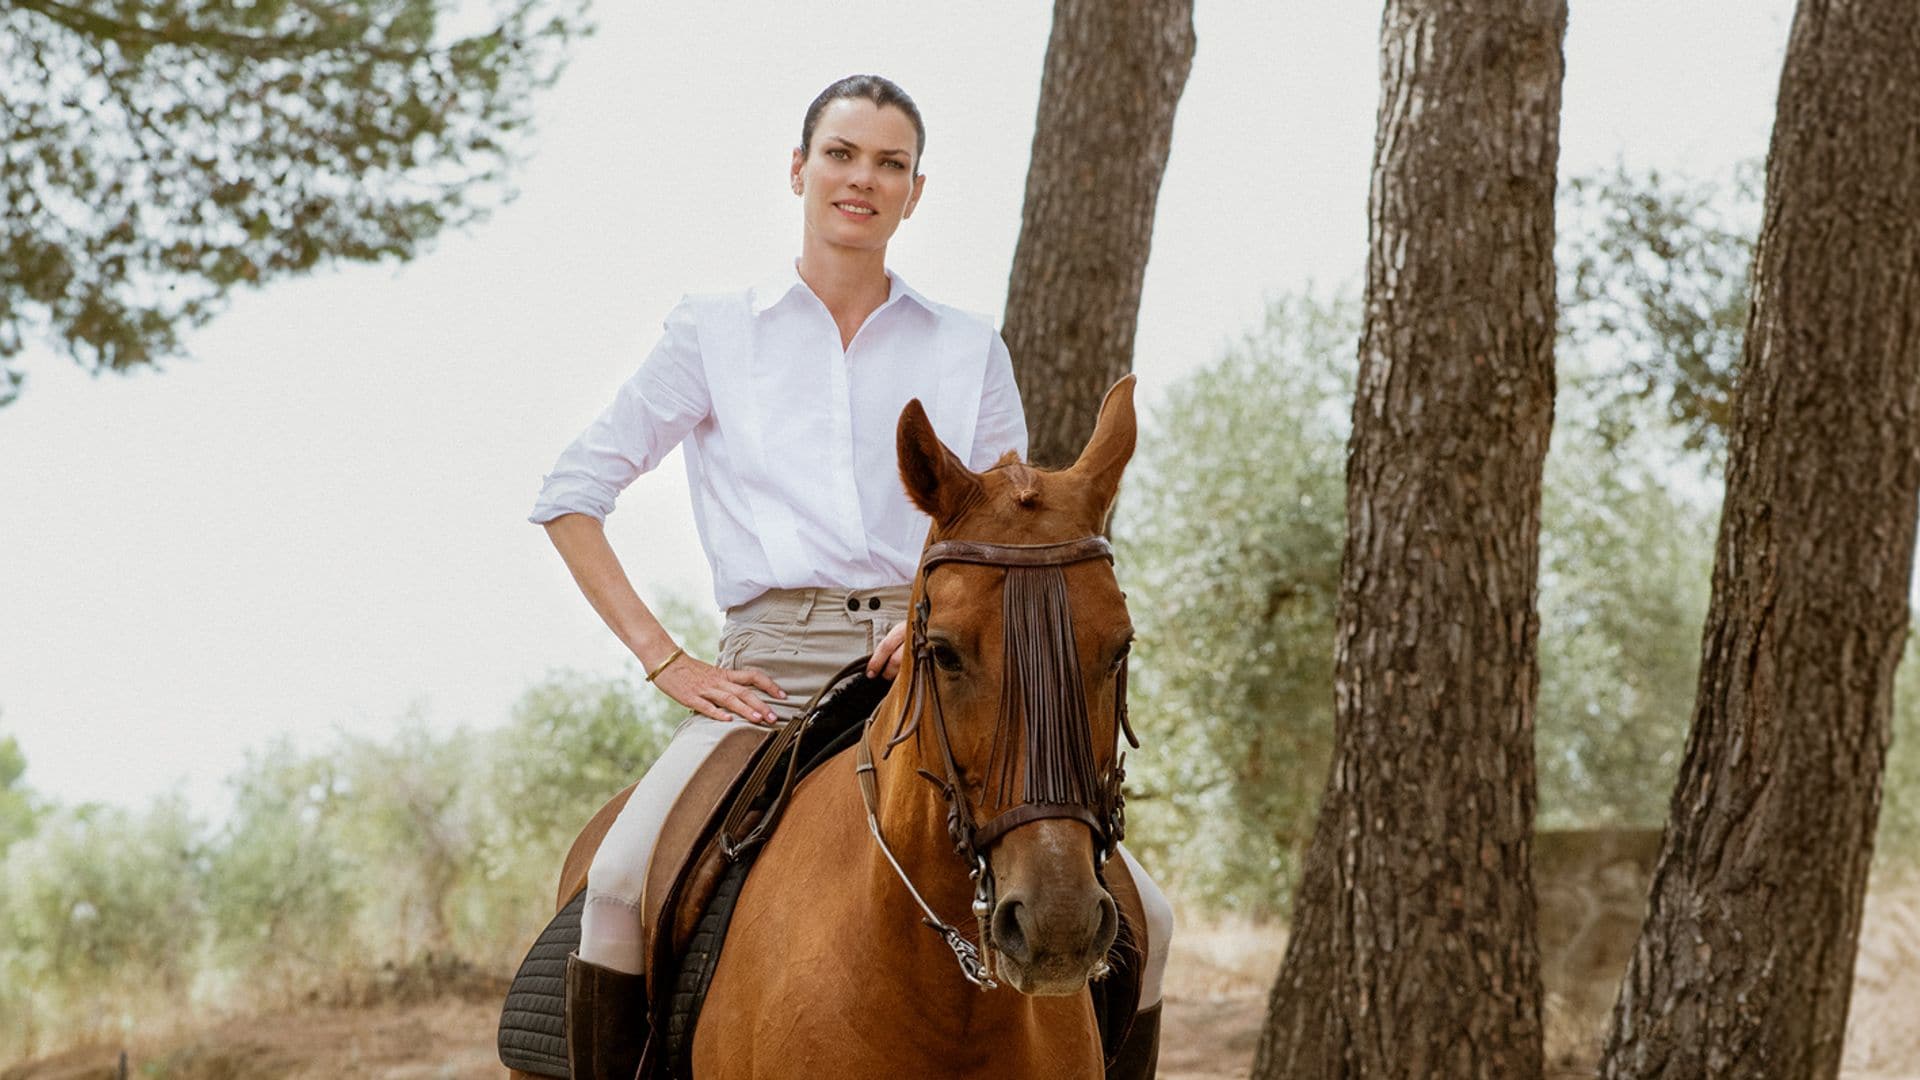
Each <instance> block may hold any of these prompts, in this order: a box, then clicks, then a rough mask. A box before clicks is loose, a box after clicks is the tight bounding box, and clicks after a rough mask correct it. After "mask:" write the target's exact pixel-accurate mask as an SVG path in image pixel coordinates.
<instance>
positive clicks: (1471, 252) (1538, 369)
mask: <svg viewBox="0 0 1920 1080" xmlns="http://www.w3.org/2000/svg"><path fill="white" fill-rule="evenodd" d="M1565 27H1566V8H1565V5H1564V3H1562V2H1561V0H1389V2H1388V3H1387V6H1386V15H1385V18H1384V20H1383V22H1382V26H1381V87H1382V92H1381V103H1380V112H1379V125H1378V134H1377V136H1376V140H1375V152H1374V168H1373V191H1372V196H1371V199H1370V200H1369V217H1370V221H1369V234H1370V238H1369V245H1370V246H1369V252H1368V260H1367V296H1366V313H1365V325H1364V329H1363V331H1362V336H1361V342H1360V377H1359V384H1358V393H1357V397H1356V400H1355V403H1354V412H1353V433H1352V436H1351V439H1350V441H1349V444H1348V461H1347V539H1346V546H1345V551H1344V554H1343V559H1342V568H1341V589H1340V607H1339V615H1338V627H1337V632H1336V641H1335V660H1334V713H1335V749H1334V761H1333V766H1332V769H1331V773H1330V776H1329V779H1328V785H1327V790H1326V794H1325V796H1324V798H1323V802H1322V806H1321V815H1322V821H1321V824H1320V826H1319V827H1318V829H1317V830H1316V833H1315V840H1314V850H1313V851H1311V852H1310V854H1309V856H1308V873H1307V876H1306V879H1305V883H1304V887H1303V889H1302V891H1301V894H1300V896H1299V898H1298V901H1297V902H1296V904H1295V935H1294V940H1293V941H1292V942H1291V943H1290V945H1289V948H1288V954H1287V959H1286V961H1285V963H1284V964H1283V965H1282V968H1281V971H1280V975H1279V979H1278V981H1277V983H1276V985H1275V989H1274V994H1273V1000H1272V1003H1271V1006H1270V1011H1269V1015H1268V1019H1267V1031H1266V1038H1265V1040H1264V1043H1263V1046H1262V1051H1261V1055H1260V1060H1259V1061H1258V1062H1257V1063H1256V1067H1255V1070H1254V1075H1255V1076H1256V1077H1273V1078H1279V1077H1288V1078H1293V1077H1336V1076H1337V1077H1389V1076H1392V1077H1436V1076H1446V1077H1538V1076H1539V1075H1540V1074H1541V1069H1542V1061H1541V1057H1542V1049H1541V1027H1540V1010H1541V1000H1540V998H1541V995H1540V972H1539V957H1538V948H1537V942H1536V931H1535V901H1534V894H1533V884H1532V880H1531V875H1530V871H1529V866H1530V859H1531V833H1532V827H1533V812H1534V770H1533V724H1534V697H1535V692H1536V688H1537V686H1538V683H1539V674H1538V669H1537V666H1536V659H1535V641H1536V638H1537V635H1538V627H1539V619H1538V616H1537V614H1536V610H1535V595H1536V588H1535V584H1536V574H1537V564H1538V544H1539V523H1540V476H1541V467H1542V465H1543V464H1544V462H1545V459H1546V453H1547V442H1548V437H1549V434H1550V432H1551V429H1552V425H1553V392H1554V374H1553V342H1554V320H1555V302H1554V276H1553V240H1554V223H1553V211H1554V206H1553V195H1554V173H1555V167H1556V164H1557V162H1558V157H1559V124H1560V84H1561V76H1562V72H1563V70H1564V64H1563V61H1562V57H1561V39H1562V37H1563V36H1564V33H1565Z"/></svg>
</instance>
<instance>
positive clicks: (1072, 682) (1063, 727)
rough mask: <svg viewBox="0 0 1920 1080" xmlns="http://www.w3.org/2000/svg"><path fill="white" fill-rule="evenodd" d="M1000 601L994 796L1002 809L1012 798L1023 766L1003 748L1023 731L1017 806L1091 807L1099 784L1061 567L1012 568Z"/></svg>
mask: <svg viewBox="0 0 1920 1080" xmlns="http://www.w3.org/2000/svg"><path fill="white" fill-rule="evenodd" d="M1002 596H1003V600H1002V603H1003V617H1004V619H1005V626H1006V657H1005V661H1004V663H1003V664H1002V673H1001V679H1002V682H1001V691H1000V719H999V723H998V726H997V727H996V729H995V731H994V741H993V753H992V755H991V757H990V759H989V766H988V770H989V771H988V775H989V776H990V777H993V778H995V780H996V781H997V783H996V787H997V798H998V799H999V800H1000V802H1001V803H1002V804H1003V805H1004V804H1006V803H1008V802H1012V801H1013V786H1014V782H1015V777H1016V775H1018V773H1019V771H1020V769H1019V766H1020V762H1019V761H1018V760H1017V758H1016V757H1015V755H1013V754H1011V753H1008V752H1007V748H1008V747H1009V745H1011V740H1012V738H1014V737H1016V735H1015V733H1016V732H1021V733H1023V734H1024V736H1025V738H1024V740H1023V741H1024V742H1025V744H1026V782H1025V784H1024V785H1023V791H1022V798H1021V801H1023V802H1026V803H1030V804H1031V803H1040V804H1054V805H1065V806H1084V807H1088V808H1092V807H1094V806H1096V805H1097V804H1098V803H1099V802H1100V792H1101V787H1100V784H1099V783H1098V780H1097V778H1096V777H1095V775H1094V764H1093V747H1092V726H1091V724H1089V723H1088V720H1087V696H1086V693H1085V689H1084V687H1083V685H1082V683H1081V680H1080V662H1079V657H1078V655H1077V651H1076V649H1075V647H1074V640H1073V610H1072V604H1071V601H1070V600H1069V599H1068V596H1067V576H1066V574H1065V573H1063V572H1062V569H1061V567H1059V566H1013V567H1009V568H1008V569H1007V582H1006V588H1005V589H1004V590H1003V593H1002Z"/></svg>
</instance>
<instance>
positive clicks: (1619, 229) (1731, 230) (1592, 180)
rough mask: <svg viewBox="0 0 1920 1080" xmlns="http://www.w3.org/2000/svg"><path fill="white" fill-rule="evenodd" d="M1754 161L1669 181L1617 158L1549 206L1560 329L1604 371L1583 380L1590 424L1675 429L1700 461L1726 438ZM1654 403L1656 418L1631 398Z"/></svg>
mask: <svg viewBox="0 0 1920 1080" xmlns="http://www.w3.org/2000/svg"><path fill="white" fill-rule="evenodd" d="M1760 181H1761V173H1760V169H1759V167H1758V166H1757V165H1752V164H1750V165H1747V166H1743V167H1742V168H1740V169H1738V170H1736V171H1735V173H1734V175H1733V176H1732V177H1731V178H1730V179H1727V180H1719V181H1704V182H1696V181H1689V180H1685V179H1681V180H1674V179H1672V178H1670V177H1666V176H1663V175H1662V174H1660V173H1659V172H1657V171H1655V170H1651V169H1650V170H1647V171H1646V172H1644V173H1636V172H1633V171H1631V170H1629V169H1627V167H1626V166H1625V165H1619V166H1616V167H1615V168H1614V169H1613V170H1611V171H1609V172H1604V173H1598V174H1594V175H1591V176H1584V177H1576V178H1575V179H1574V180H1572V181H1571V182H1570V183H1569V184H1568V185H1567V188H1566V189H1565V191H1564V192H1563V193H1562V196H1561V199H1560V205H1559V208H1558V210H1559V232H1560V237H1561V241H1560V251H1559V253H1558V255H1557V257H1556V261H1557V262H1558V263H1559V266H1560V279H1561V282H1562V285H1563V289H1562V293H1563V295H1562V297H1561V309H1562V311H1561V313H1562V331H1563V334H1564V335H1565V341H1566V343H1567V344H1570V345H1571V346H1573V349H1574V351H1575V352H1577V353H1579V354H1581V355H1582V356H1583V357H1584V358H1585V359H1586V360H1587V361H1588V362H1589V363H1601V364H1603V365H1604V367H1605V369H1606V373H1607V376H1608V377H1607V378H1604V379H1597V380H1589V381H1587V382H1586V383H1585V385H1584V389H1585V390H1586V391H1587V392H1588V393H1589V394H1590V395H1592V397H1593V399H1594V401H1595V403H1596V404H1598V405H1599V406H1600V408H1599V412H1598V414H1597V421H1598V430H1599V433H1600V434H1601V435H1602V436H1603V437H1605V438H1608V439H1610V440H1613V441H1617V440H1619V439H1621V438H1625V437H1628V436H1630V435H1631V434H1632V432H1634V431H1635V430H1639V429H1644V428H1645V427H1646V426H1647V425H1648V424H1649V422H1650V421H1651V422H1652V423H1653V424H1656V425H1661V424H1671V425H1673V426H1675V427H1677V428H1678V429H1679V431H1680V432H1681V433H1682V436H1683V442H1684V445H1685V446H1686V448H1687V449H1688V450H1695V451H1703V452H1704V453H1705V456H1706V458H1707V462H1706V463H1707V464H1708V465H1711V463H1712V462H1713V461H1714V460H1715V459H1717V458H1718V457H1719V455H1720V454H1721V452H1722V451H1723V450H1724V448H1725V446H1726V437H1727V425H1728V423H1729V421H1730V420H1731V418H1732V416H1731V411H1730V410H1731V409H1732V401H1733V382H1734V376H1735V373H1736V372H1737V370H1738V368H1739V362H1740V348H1741V342H1742V340H1743V336H1744V334H1745V330H1746V323H1747V275H1748V273H1749V271H1750V269H1751V267H1752V265H1753V247H1754V238H1755V237H1756V236H1758V235H1759V225H1760V223H1759V209H1760ZM1641 402H1647V403H1653V404H1657V405H1658V406H1659V414H1658V415H1657V418H1655V416H1654V415H1653V414H1649V413H1648V411H1647V410H1646V409H1644V408H1639V407H1638V403H1641Z"/></svg>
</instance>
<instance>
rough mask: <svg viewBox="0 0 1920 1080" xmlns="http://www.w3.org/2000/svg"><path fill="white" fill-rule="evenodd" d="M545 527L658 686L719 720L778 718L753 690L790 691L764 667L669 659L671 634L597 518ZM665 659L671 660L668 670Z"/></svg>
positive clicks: (567, 519) (576, 516)
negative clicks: (636, 586) (636, 585)
mask: <svg viewBox="0 0 1920 1080" xmlns="http://www.w3.org/2000/svg"><path fill="white" fill-rule="evenodd" d="M546 529H547V536H548V537H549V538H551V539H552V540H553V546H554V547H555V548H556V549H557V550H558V551H559V552H560V558H561V559H562V560H563V561H565V562H566V564H567V569H568V571H570V572H571V573H572V574H573V580H574V582H575V583H576V584H578V585H579V586H580V591H581V592H583V593H585V594H586V597H587V602H588V603H590V604H592V605H593V610H594V611H596V612H599V614H600V618H601V620H602V621H604V622H605V623H606V624H607V628H608V629H609V630H612V631H613V632H614V635H615V636H616V637H618V638H619V639H620V641H621V643H623V644H624V645H626V647H627V649H628V650H629V651H631V652H632V653H633V655H634V656H635V657H636V658H637V659H638V660H639V661H640V663H641V665H642V666H643V667H645V668H646V670H647V671H649V672H652V673H655V674H656V675H657V677H656V678H655V679H654V681H653V684H654V685H655V686H657V687H659V688H660V689H661V690H662V691H663V692H664V693H665V694H666V695H667V696H668V697H670V698H672V699H673V700H675V701H677V702H679V703H680V704H682V705H685V706H686V707H687V708H689V709H692V710H693V711H694V712H697V713H700V714H701V715H703V716H710V717H712V718H714V719H715V720H726V719H729V718H730V717H732V718H738V719H741V720H750V721H753V722H754V723H758V724H771V723H773V722H774V715H773V713H772V712H771V711H770V710H768V708H767V706H766V703H765V702H764V701H762V700H761V699H760V696H759V695H758V694H756V693H754V689H755V688H758V689H760V690H764V691H766V692H767V693H769V694H772V695H773V696H774V697H778V698H784V697H786V696H787V695H786V692H785V691H783V690H781V689H780V687H779V686H777V685H775V683H774V681H773V679H772V678H771V677H770V676H768V675H767V673H766V672H764V671H760V670H759V669H757V668H738V669H728V668H721V667H715V666H714V665H712V664H709V663H707V662H706V661H704V660H698V659H695V658H694V657H693V656H691V655H686V656H681V657H679V658H677V659H674V660H673V662H672V663H670V664H669V663H667V661H668V659H669V658H670V657H672V656H673V652H674V649H675V645H674V642H673V636H672V635H671V634H669V633H667V629H666V627H664V626H661V625H660V620H659V619H658V618H656V617H655V616H654V614H653V612H652V611H651V610H650V609H648V607H647V605H646V603H645V602H644V601H642V600H641V599H640V594H639V593H637V592H635V591H634V589H633V583H632V582H631V581H630V580H628V578H627V572H626V570H625V569H624V568H623V567H621V565H620V558H619V556H617V555H615V554H614V553H613V545H611V544H609V543H607V534H606V529H605V527H604V526H603V525H602V524H601V523H600V522H599V521H596V520H594V518H593V517H591V516H590V515H587V514H580V513H571V514H561V515H560V516H559V517H556V518H554V519H553V520H552V521H549V522H546ZM662 664H667V666H666V668H665V670H662V669H661V667H660V665H662Z"/></svg>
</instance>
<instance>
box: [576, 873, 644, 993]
mask: <svg viewBox="0 0 1920 1080" xmlns="http://www.w3.org/2000/svg"><path fill="white" fill-rule="evenodd" d="M580 959H582V960H585V961H586V962H587V963H589V964H594V965H597V966H599V967H603V968H612V969H613V970H615V971H623V972H626V973H627V974H629V975H638V974H640V973H641V972H642V971H645V970H646V967H647V963H646V954H645V950H644V949H642V948H641V945H640V909H639V908H637V907H634V906H633V905H632V904H629V903H626V902H625V901H623V900H621V899H620V898H619V897H617V896H606V895H603V894H596V893H594V892H593V891H591V890H589V891H588V892H587V901H586V903H585V904H584V905H582V906H581V908H580Z"/></svg>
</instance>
